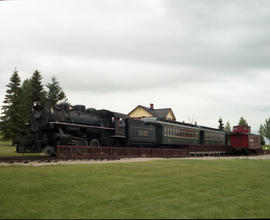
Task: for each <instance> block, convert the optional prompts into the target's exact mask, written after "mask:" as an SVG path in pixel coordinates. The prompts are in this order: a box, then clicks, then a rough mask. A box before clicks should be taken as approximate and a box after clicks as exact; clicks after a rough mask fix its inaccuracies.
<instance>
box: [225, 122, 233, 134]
mask: <svg viewBox="0 0 270 220" xmlns="http://www.w3.org/2000/svg"><path fill="white" fill-rule="evenodd" d="M224 130H225V131H226V132H231V131H232V129H231V125H230V122H228V121H227V123H226V125H225V129H224Z"/></svg>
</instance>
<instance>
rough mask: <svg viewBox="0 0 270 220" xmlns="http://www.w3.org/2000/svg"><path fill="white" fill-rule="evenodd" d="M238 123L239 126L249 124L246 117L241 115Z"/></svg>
mask: <svg viewBox="0 0 270 220" xmlns="http://www.w3.org/2000/svg"><path fill="white" fill-rule="evenodd" d="M238 125H239V126H248V123H247V121H246V119H244V117H240V120H239V122H238Z"/></svg>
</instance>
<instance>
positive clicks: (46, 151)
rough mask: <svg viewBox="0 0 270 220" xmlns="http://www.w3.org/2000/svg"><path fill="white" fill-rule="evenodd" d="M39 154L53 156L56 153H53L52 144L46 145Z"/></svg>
mask: <svg viewBox="0 0 270 220" xmlns="http://www.w3.org/2000/svg"><path fill="white" fill-rule="evenodd" d="M41 155H43V156H54V155H56V153H55V150H54V149H53V147H52V146H49V145H47V146H45V147H44V148H43V149H42V150H41Z"/></svg>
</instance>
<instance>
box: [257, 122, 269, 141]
mask: <svg viewBox="0 0 270 220" xmlns="http://www.w3.org/2000/svg"><path fill="white" fill-rule="evenodd" d="M259 134H260V135H261V136H264V137H266V138H267V139H268V140H269V141H270V118H268V119H265V123H264V124H261V125H260V130H259Z"/></svg>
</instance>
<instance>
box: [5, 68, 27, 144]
mask: <svg viewBox="0 0 270 220" xmlns="http://www.w3.org/2000/svg"><path fill="white" fill-rule="evenodd" d="M20 83H21V80H20V77H19V75H18V71H17V70H16V68H15V70H14V72H13V74H12V76H11V77H10V83H9V84H8V85H7V87H8V89H7V90H6V95H5V99H4V102H3V103H4V105H3V106H2V108H1V109H2V116H1V122H0V128H1V133H2V139H4V140H12V142H13V144H14V143H16V142H18V141H19V139H20V138H21V137H22V131H23V129H24V119H23V116H22V114H21V113H22V109H23V100H22V97H21V87H20Z"/></svg>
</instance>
